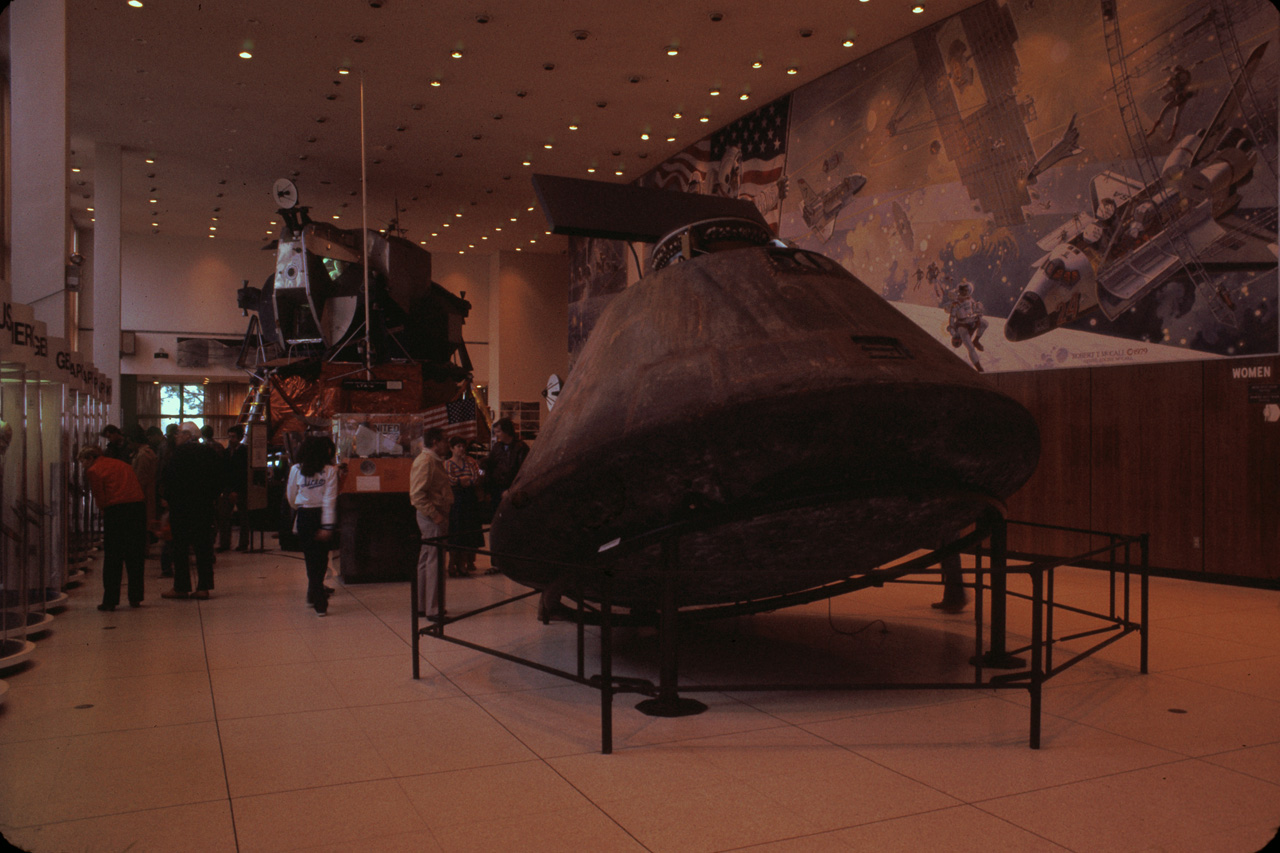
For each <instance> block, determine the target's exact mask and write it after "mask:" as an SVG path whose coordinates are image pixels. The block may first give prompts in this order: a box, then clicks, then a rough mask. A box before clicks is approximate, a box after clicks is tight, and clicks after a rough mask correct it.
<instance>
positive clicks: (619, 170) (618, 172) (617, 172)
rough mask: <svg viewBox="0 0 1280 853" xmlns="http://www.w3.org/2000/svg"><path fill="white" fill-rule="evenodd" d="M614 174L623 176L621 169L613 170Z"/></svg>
mask: <svg viewBox="0 0 1280 853" xmlns="http://www.w3.org/2000/svg"><path fill="white" fill-rule="evenodd" d="M613 173H614V174H615V175H618V176H621V175H622V170H621V169H614V170H613Z"/></svg>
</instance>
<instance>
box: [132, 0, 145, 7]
mask: <svg viewBox="0 0 1280 853" xmlns="http://www.w3.org/2000/svg"><path fill="white" fill-rule="evenodd" d="M129 5H130V6H132V7H133V8H135V9H141V8H142V0H129Z"/></svg>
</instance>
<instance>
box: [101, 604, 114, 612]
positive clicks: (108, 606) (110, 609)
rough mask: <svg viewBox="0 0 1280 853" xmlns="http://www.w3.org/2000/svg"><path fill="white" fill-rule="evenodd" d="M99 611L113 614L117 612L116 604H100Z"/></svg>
mask: <svg viewBox="0 0 1280 853" xmlns="http://www.w3.org/2000/svg"><path fill="white" fill-rule="evenodd" d="M98 609H99V610H101V611H103V612H104V613H111V612H113V611H115V609H116V606H115V605H114V604H99V605H98Z"/></svg>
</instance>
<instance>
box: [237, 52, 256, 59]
mask: <svg viewBox="0 0 1280 853" xmlns="http://www.w3.org/2000/svg"><path fill="white" fill-rule="evenodd" d="M240 58H241V59H253V54H252V53H250V52H249V51H247V50H242V51H240Z"/></svg>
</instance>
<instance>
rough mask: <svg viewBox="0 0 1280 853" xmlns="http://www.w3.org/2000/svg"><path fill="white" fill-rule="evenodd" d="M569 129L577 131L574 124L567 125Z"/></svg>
mask: <svg viewBox="0 0 1280 853" xmlns="http://www.w3.org/2000/svg"><path fill="white" fill-rule="evenodd" d="M569 129H570V130H577V129H578V126H577V125H576V124H571V125H569Z"/></svg>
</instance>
